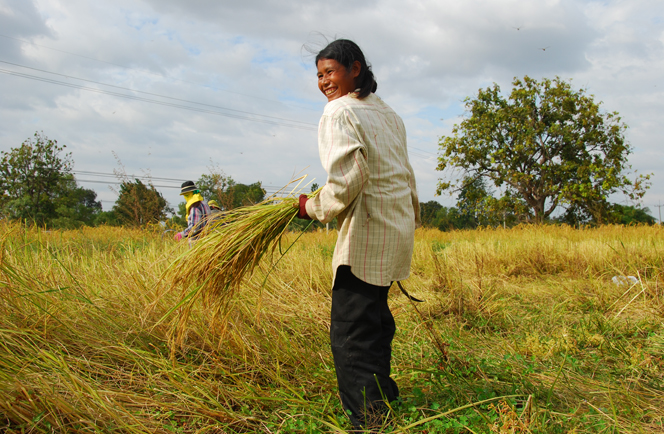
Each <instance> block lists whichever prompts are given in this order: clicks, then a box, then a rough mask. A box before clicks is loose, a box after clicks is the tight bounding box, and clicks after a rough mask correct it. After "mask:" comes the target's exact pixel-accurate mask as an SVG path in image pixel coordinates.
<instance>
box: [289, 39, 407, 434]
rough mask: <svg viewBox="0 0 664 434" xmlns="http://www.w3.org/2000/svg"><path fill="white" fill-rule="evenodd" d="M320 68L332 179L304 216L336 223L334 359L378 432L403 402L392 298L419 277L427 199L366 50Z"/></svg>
mask: <svg viewBox="0 0 664 434" xmlns="http://www.w3.org/2000/svg"><path fill="white" fill-rule="evenodd" d="M316 67H317V70H318V88H319V89H320V91H321V92H322V93H323V94H324V95H325V96H326V97H327V100H328V103H327V105H326V106H325V109H324V112H323V116H322V117H321V120H320V123H319V127H318V152H319V154H320V158H321V163H322V164H323V167H324V168H325V170H326V172H327V175H328V178H327V182H326V184H325V185H324V186H323V188H322V189H321V191H320V192H319V194H318V195H317V196H315V197H313V198H311V199H307V197H306V196H305V195H302V196H300V200H299V212H298V216H299V217H300V218H305V219H307V218H313V219H316V220H319V221H321V222H322V223H327V222H329V221H331V220H332V219H333V218H334V217H337V222H338V223H337V225H338V228H339V237H338V239H337V244H336V246H335V249H334V256H333V258H332V268H333V271H334V285H333V288H332V312H331V324H330V341H331V346H332V355H333V357H334V367H335V370H336V373H337V382H338V385H339V396H340V398H341V402H342V404H343V407H344V408H345V409H346V411H347V412H348V413H349V417H350V420H351V422H352V423H353V425H354V426H355V428H364V429H372V428H375V427H377V426H380V424H381V423H382V419H383V416H384V415H385V413H386V412H387V406H386V404H385V400H386V401H388V402H391V401H393V400H395V399H396V398H397V397H398V396H399V389H398V387H397V385H396V383H395V382H394V380H392V379H391V378H390V362H391V358H392V348H391V343H392V339H393V337H394V332H395V330H396V326H395V323H394V318H393V316H392V313H391V312H390V309H389V307H388V305H387V294H388V290H389V288H390V286H391V284H392V282H394V281H399V280H403V279H406V278H407V277H408V276H409V274H410V262H411V258H412V254H413V245H414V232H415V227H416V225H419V223H420V209H419V200H418V197H417V190H416V185H415V175H414V173H413V168H412V167H411V165H410V163H409V161H408V150H407V147H406V130H405V128H404V124H403V121H402V120H401V118H400V117H399V116H398V115H397V114H396V113H395V112H394V110H392V109H391V108H390V107H389V106H388V105H387V104H385V103H384V102H383V101H382V100H381V99H380V98H379V97H377V96H376V95H375V94H374V92H375V91H376V89H377V87H378V85H377V83H376V81H375V80H374V76H373V73H372V71H371V68H370V66H369V65H368V64H367V62H366V59H365V58H364V54H363V53H362V51H361V50H360V47H358V46H357V44H355V43H354V42H352V41H349V40H344V39H339V40H336V41H333V42H332V43H330V44H329V45H328V46H327V47H325V48H324V49H323V50H321V51H320V52H319V53H318V55H317V56H316Z"/></svg>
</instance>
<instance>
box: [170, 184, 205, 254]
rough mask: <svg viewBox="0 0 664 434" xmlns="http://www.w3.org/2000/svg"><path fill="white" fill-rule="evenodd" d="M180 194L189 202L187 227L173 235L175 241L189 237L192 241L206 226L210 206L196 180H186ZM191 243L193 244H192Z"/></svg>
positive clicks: (187, 206)
mask: <svg viewBox="0 0 664 434" xmlns="http://www.w3.org/2000/svg"><path fill="white" fill-rule="evenodd" d="M180 196H184V200H185V201H186V202H187V203H186V205H185V207H186V211H187V227H186V228H185V230H183V231H182V232H178V233H177V234H175V236H174V237H173V238H174V239H175V241H180V240H181V239H182V238H187V237H189V241H190V243H191V242H192V241H194V240H196V239H198V236H199V235H200V234H201V232H202V231H203V228H205V225H206V224H207V219H208V216H209V215H210V207H209V206H208V205H207V204H206V203H205V201H204V200H203V196H201V191H200V190H199V189H198V187H196V184H194V181H185V182H183V183H182V186H181V187H180ZM190 245H191V244H190Z"/></svg>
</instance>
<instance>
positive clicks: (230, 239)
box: [165, 191, 318, 326]
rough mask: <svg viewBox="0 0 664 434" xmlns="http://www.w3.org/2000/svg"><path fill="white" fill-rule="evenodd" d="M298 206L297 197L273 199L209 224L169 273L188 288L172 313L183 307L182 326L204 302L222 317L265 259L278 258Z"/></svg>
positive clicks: (220, 216) (175, 282) (177, 283)
mask: <svg viewBox="0 0 664 434" xmlns="http://www.w3.org/2000/svg"><path fill="white" fill-rule="evenodd" d="M317 193H318V191H316V192H313V193H311V194H310V195H309V196H310V197H313V196H315V195H316V194H317ZM297 203H298V199H297V198H296V197H295V194H293V193H291V194H290V195H289V196H288V197H285V198H274V197H272V198H269V199H267V200H265V201H264V202H261V203H259V204H257V205H253V206H247V207H241V208H235V209H232V210H229V211H225V212H223V213H221V214H217V215H215V216H214V217H213V219H212V220H210V221H209V222H208V224H207V226H206V228H205V231H204V233H203V234H202V236H201V237H200V239H198V240H197V241H196V242H195V244H194V245H193V246H192V248H191V249H190V250H188V251H187V252H185V253H183V254H182V255H180V256H179V257H178V258H177V259H176V260H175V261H174V262H173V264H171V266H170V267H169V269H168V270H167V271H166V274H165V277H166V278H167V279H168V280H170V281H171V283H172V284H173V286H174V287H182V288H184V292H183V294H182V297H181V299H180V301H179V303H178V304H177V305H176V306H175V307H173V308H172V309H171V310H170V311H169V312H168V314H170V313H172V312H173V311H174V310H176V309H178V308H181V311H180V312H179V315H178V323H179V326H182V325H184V323H185V322H186V320H187V318H188V316H189V311H190V309H191V306H192V304H193V302H194V301H196V300H198V299H200V298H202V299H203V301H204V303H205V305H206V306H209V307H212V308H213V309H214V313H215V314H219V313H223V311H224V308H225V307H226V306H227V304H228V301H229V300H230V299H231V297H232V296H233V293H234V292H235V291H236V290H237V289H238V288H239V287H240V285H241V283H242V281H243V279H244V278H245V277H247V276H249V275H251V273H252V272H253V270H254V268H255V267H256V266H257V265H258V264H259V262H260V261H261V258H263V257H264V256H265V255H272V254H274V253H275V251H276V250H277V248H278V247H279V246H280V245H281V238H282V236H283V234H284V232H285V231H286V229H287V227H288V225H289V223H290V222H291V221H292V220H293V219H294V218H295V217H296V216H297V213H298V207H297ZM282 252H283V251H282ZM168 314H167V315H168Z"/></svg>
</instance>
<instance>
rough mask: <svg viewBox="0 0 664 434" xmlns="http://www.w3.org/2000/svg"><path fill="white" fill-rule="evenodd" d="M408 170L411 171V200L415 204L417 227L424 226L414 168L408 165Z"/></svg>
mask: <svg viewBox="0 0 664 434" xmlns="http://www.w3.org/2000/svg"><path fill="white" fill-rule="evenodd" d="M408 170H409V171H410V182H409V186H410V199H411V201H412V203H413V212H414V213H415V227H416V228H419V227H420V226H422V217H421V216H420V199H419V198H418V197H417V184H416V182H415V171H413V166H411V165H410V162H409V163H408Z"/></svg>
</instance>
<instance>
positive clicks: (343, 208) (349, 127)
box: [306, 93, 420, 286]
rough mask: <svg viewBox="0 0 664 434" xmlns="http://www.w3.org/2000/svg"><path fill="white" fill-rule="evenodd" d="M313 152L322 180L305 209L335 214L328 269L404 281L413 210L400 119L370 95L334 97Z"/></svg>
mask: <svg viewBox="0 0 664 434" xmlns="http://www.w3.org/2000/svg"><path fill="white" fill-rule="evenodd" d="M318 152H319V154H320V160H321V163H322V164H323V167H324V168H325V170H326V172H327V175H328V178H327V183H326V184H325V186H324V187H323V188H322V189H321V191H320V193H319V194H318V195H317V196H316V197H315V198H312V199H310V200H308V201H307V203H306V210H307V214H309V216H310V217H311V218H314V219H316V220H320V221H321V222H323V223H327V222H329V221H331V220H332V219H333V218H334V217H337V227H338V229H339V237H338V239H337V244H336V246H335V249H334V256H333V258H332V268H333V271H334V273H335V274H336V270H337V267H339V266H340V265H349V266H350V267H351V271H352V273H353V274H354V275H355V276H356V277H358V278H359V279H361V280H363V281H365V282H367V283H370V284H372V285H378V286H388V285H390V284H391V282H393V281H396V280H403V279H406V278H407V277H408V276H409V274H410V262H411V258H412V255H413V244H414V232H415V227H416V225H418V226H419V224H420V208H419V201H418V198H417V188H416V184H415V174H414V173H413V168H412V167H411V165H410V162H409V161H408V150H407V146H406V130H405V128H404V124H403V121H402V120H401V118H400V117H399V116H398V115H397V114H396V113H395V112H394V110H392V109H391V108H390V107H389V106H388V105H387V104H385V103H384V102H383V100H381V99H380V98H379V97H378V96H376V95H375V94H373V93H372V94H370V95H369V96H367V97H366V98H363V99H358V98H356V97H355V96H353V94H349V95H347V96H344V97H341V98H338V99H336V100H333V101H331V102H329V103H328V104H327V105H326V106H325V111H324V113H323V116H322V118H321V120H320V123H319V126H318Z"/></svg>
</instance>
